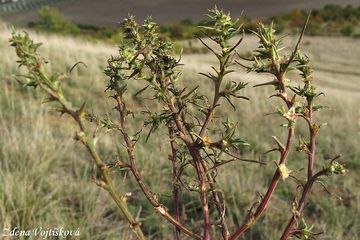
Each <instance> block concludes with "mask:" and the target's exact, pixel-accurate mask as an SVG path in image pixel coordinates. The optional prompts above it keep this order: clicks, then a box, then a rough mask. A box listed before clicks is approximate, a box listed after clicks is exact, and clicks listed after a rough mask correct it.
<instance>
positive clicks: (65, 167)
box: [0, 26, 360, 240]
mask: <svg viewBox="0 0 360 240" xmlns="http://www.w3.org/2000/svg"><path fill="white" fill-rule="evenodd" d="M10 34H11V31H10V30H9V29H8V28H7V27H6V26H1V31H0V52H1V58H0V81H1V82H0V83H1V85H0V132H1V137H0V182H1V183H2V184H1V185H0V229H3V228H5V227H15V226H17V227H19V228H21V229H32V228H35V227H39V226H42V227H43V228H53V227H58V226H62V227H64V228H66V229H77V228H79V229H80V231H81V237H80V239H94V240H100V239H131V237H130V236H131V234H130V232H129V230H128V229H127V223H126V222H125V221H123V219H122V217H121V216H120V215H119V213H118V212H117V209H116V207H115V206H114V204H113V203H112V201H111V200H110V199H109V198H108V196H107V194H106V193H105V192H104V191H102V190H101V189H99V188H98V187H96V185H95V184H93V183H92V182H91V176H90V175H91V165H90V164H89V156H88V154H87V152H86V151H85V149H83V148H82V146H81V145H80V144H79V143H76V142H75V141H74V140H73V136H74V131H75V126H74V125H73V124H72V123H71V121H70V119H67V118H66V117H62V118H60V117H59V116H58V115H57V114H56V113H55V112H54V111H53V109H52V108H51V106H49V105H39V104H38V103H39V102H41V101H42V100H43V99H44V96H43V95H41V94H39V93H38V92H36V91H32V90H30V89H24V88H22V86H21V85H20V84H18V83H17V82H16V81H15V79H16V77H15V74H21V71H19V70H18V68H17V66H16V64H15V61H16V57H15V53H14V51H13V49H11V48H10V47H9V46H8V38H9V37H10ZM31 36H32V37H34V39H35V40H36V41H39V42H43V43H44V46H43V47H42V53H43V55H44V56H45V57H46V58H47V59H48V60H49V62H50V64H49V65H48V70H49V71H51V72H54V73H55V72H67V71H69V69H70V68H71V66H72V65H73V64H74V63H75V62H77V61H83V62H85V63H86V65H87V66H88V68H87V69H86V68H84V67H82V66H80V67H79V68H77V69H75V70H74V71H73V72H72V73H71V74H70V77H69V79H68V80H66V82H65V83H66V84H65V85H66V87H65V89H66V92H67V93H68V96H69V98H71V99H73V100H74V102H75V103H77V104H80V103H81V100H82V99H86V101H87V102H88V103H89V106H90V107H91V108H93V109H94V111H95V112H98V113H100V114H105V113H106V110H104V109H111V107H112V102H111V100H110V99H109V98H107V97H106V94H104V88H105V86H106V79H105V77H104V74H103V73H102V71H103V69H104V67H105V65H106V60H107V58H108V57H109V56H110V55H115V54H116V47H114V46H108V45H103V44H100V43H98V44H96V43H90V42H84V41H82V42H80V40H76V39H71V38H65V37H61V36H54V35H39V34H35V33H31ZM295 41H296V39H295V38H293V37H291V36H290V37H289V38H288V39H287V40H285V45H286V46H291V45H293V44H294V43H295ZM179 44H180V45H183V46H184V47H187V46H188V41H185V42H180V43H179ZM256 45H257V43H256V39H255V38H253V37H251V36H246V38H245V40H244V42H243V44H242V45H241V46H240V48H239V52H240V54H244V55H246V54H248V53H249V51H250V49H253V48H254V47H255V46H256ZM192 46H193V47H195V48H197V47H200V45H199V43H198V42H196V41H193V42H192ZM303 48H304V51H305V52H306V53H307V54H308V55H309V57H310V58H311V59H312V60H313V65H314V69H315V81H317V82H318V85H319V86H320V87H319V88H320V89H321V90H322V91H324V92H325V94H326V98H324V100H323V103H324V104H325V105H328V106H330V108H329V109H325V110H324V111H323V112H322V114H321V116H322V117H321V119H322V120H323V121H326V122H328V125H327V127H326V128H325V129H324V130H323V132H322V134H321V138H320V139H319V142H318V150H317V159H316V160H317V168H318V169H320V168H321V167H322V166H324V165H326V162H325V161H324V160H325V159H329V158H331V157H333V156H335V155H336V154H342V160H344V161H345V162H346V166H347V167H348V168H349V169H350V172H349V173H348V174H347V175H346V176H345V177H332V178H330V179H329V180H328V183H330V184H329V185H331V186H330V187H329V189H330V191H331V192H333V193H334V194H337V195H340V196H342V198H343V200H341V201H340V200H339V199H338V198H336V197H334V196H330V195H329V194H328V193H326V192H325V191H324V189H323V188H321V187H320V186H317V187H315V188H314V190H313V193H314V194H313V195H311V197H310V200H309V202H308V204H307V210H306V211H305V214H306V216H307V218H308V219H309V220H308V221H309V223H313V224H315V228H316V231H317V230H319V231H324V234H323V235H322V236H321V237H319V239H329V240H330V239H337V240H343V239H346V240H356V239H359V238H360V232H359V229H360V217H359V216H360V185H359V181H360V176H359V174H358V173H359V170H360V161H359V158H360V148H359V145H360V121H359V119H360V110H359V102H360V84H359V83H360V70H359V69H358V66H359V64H360V59H359V57H358V56H359V55H360V47H359V45H358V40H357V39H352V38H340V37H339V38H324V37H306V38H305V39H304V42H303ZM182 63H184V64H185V65H184V67H183V69H184V74H183V80H182V81H183V84H184V85H186V84H196V85H199V86H200V89H201V90H203V91H204V92H206V91H208V92H210V91H209V86H210V84H209V82H207V80H205V79H204V78H203V77H201V76H200V75H199V74H198V73H199V72H206V71H209V70H210V64H214V63H215V59H214V58H213V57H212V56H211V55H209V54H208V53H205V54H186V55H184V56H183V58H182ZM236 70H237V73H236V74H233V75H232V78H233V79H234V80H242V81H246V82H249V83H250V84H249V85H250V86H253V85H255V84H256V83H260V82H264V81H267V80H271V79H268V76H265V75H264V76H262V77H259V76H258V75H256V76H255V75H253V74H248V73H246V72H245V71H243V70H242V69H240V68H237V69H236ZM293 77H294V78H296V76H293ZM136 87H137V86H136V85H135V86H134V88H136ZM271 92H272V89H271V88H265V89H263V90H256V89H253V88H251V87H249V88H248V89H247V90H246V91H245V94H246V96H248V97H250V99H251V101H250V102H249V103H247V102H240V103H239V104H237V107H238V108H239V110H240V111H239V112H237V113H236V114H235V113H233V112H232V111H229V110H225V109H223V108H221V109H219V112H218V114H227V115H229V117H230V118H232V119H234V120H235V121H239V123H240V124H241V126H242V127H241V128H240V129H239V134H240V135H241V136H242V137H244V139H246V140H248V141H249V142H250V143H251V145H252V147H251V148H250V149H249V150H247V151H245V152H244V157H247V158H257V157H259V156H260V154H261V153H263V152H265V151H266V150H269V149H271V148H272V147H273V144H274V143H273V141H272V138H271V136H272V135H277V136H279V138H281V136H282V135H283V134H282V133H281V132H282V131H283V129H281V128H280V127H279V128H272V127H270V126H271V125H272V124H273V123H275V124H277V125H280V122H279V121H278V119H277V118H276V117H271V116H264V114H265V113H269V112H272V111H274V110H275V109H274V107H275V103H276V102H273V100H270V101H268V99H267V98H268V96H270V95H271ZM137 104H139V103H137V102H136V101H134V102H133V105H134V106H136V105H137ZM145 104H146V103H145ZM302 132H303V129H301V128H300V130H299V132H298V134H301V133H302ZM116 137H117V136H112V139H116ZM152 139H153V141H152V142H151V143H149V144H148V145H143V146H141V147H140V149H139V152H138V158H139V161H140V165H141V169H142V174H143V176H144V178H145V181H146V183H147V184H148V185H149V186H151V188H152V190H153V192H156V193H157V194H158V196H159V198H160V200H161V201H162V202H164V203H166V204H170V202H171V199H170V198H169V195H170V192H166V191H165V190H164V189H166V188H165V187H166V186H168V185H169V184H170V179H171V177H170V175H168V173H167V172H166V171H165V170H163V169H164V168H165V166H168V164H169V163H168V160H167V155H168V148H165V147H163V146H165V143H164V142H163V140H162V139H160V138H157V137H156V135H155V136H153V137H152ZM119 146H120V143H117V142H116V141H115V142H114V141H113V140H112V141H111V140H110V139H109V138H104V139H103V140H102V142H101V145H100V152H101V153H102V154H104V155H105V156H107V157H106V158H107V160H111V159H112V158H114V157H116V155H117V154H118V150H117V149H118V147H119ZM275 156H276V155H269V156H268V157H269V158H270V159H269V164H267V165H266V166H264V167H259V166H254V165H244V164H243V163H239V162H237V163H232V164H231V165H229V166H228V167H226V168H224V169H223V170H222V171H223V172H222V174H221V176H222V177H221V178H219V179H218V184H219V186H223V188H224V193H225V195H226V200H227V205H228V209H229V210H228V216H229V225H230V227H231V229H234V228H235V226H236V225H237V224H238V222H241V221H242V218H243V217H244V216H245V215H246V211H247V209H248V208H249V207H250V205H251V203H252V202H253V201H254V200H255V199H256V196H257V193H256V192H257V191H259V192H263V191H264V190H265V187H266V185H267V182H268V181H269V180H270V178H271V174H272V173H273V170H274V168H275V165H274V164H272V159H271V158H273V159H275ZM301 161H304V160H303V157H301V156H300V155H298V154H293V155H291V156H290V159H289V166H288V167H289V168H291V169H297V168H298V166H300V165H301V164H303V162H301ZM159 169H160V170H159ZM254 173H256V174H254ZM116 176H118V177H116ZM228 176H235V177H231V178H228ZM114 179H117V186H118V187H119V189H120V190H121V192H131V193H132V196H131V197H130V198H129V202H130V203H133V204H134V206H137V208H135V207H134V208H132V210H133V212H134V213H139V215H140V218H141V219H142V220H143V228H144V229H145V231H146V232H147V233H149V234H151V236H152V239H171V235H170V234H171V233H172V228H171V227H169V225H167V224H166V223H165V222H163V221H161V220H160V219H159V218H158V217H157V216H156V214H154V213H153V209H152V208H151V207H150V206H149V204H147V203H146V201H145V200H144V198H143V197H142V196H141V195H140V193H139V191H138V190H137V188H135V185H134V183H133V182H132V181H130V182H129V180H131V178H130V179H129V180H126V181H125V177H124V176H123V175H122V174H121V173H114ZM254 183H256V184H254ZM294 186H295V185H294V183H292V182H291V181H286V182H281V183H280V186H279V187H278V189H277V191H276V193H275V196H274V197H273V198H272V200H271V206H269V208H268V210H267V212H266V213H265V215H264V216H263V217H262V218H261V220H260V221H259V222H258V223H257V224H256V225H255V226H254V227H253V228H252V229H251V230H250V231H249V232H248V233H247V234H245V236H244V238H243V239H250V240H251V239H254V240H256V239H278V236H279V232H280V231H281V229H282V227H283V226H284V224H285V223H286V222H287V220H288V219H289V217H290V214H291V206H290V204H289V203H290V201H289V199H292V197H293V195H292V192H291V191H292V190H293V189H294ZM184 197H186V198H188V203H187V206H186V207H187V209H190V210H189V212H188V215H187V216H186V221H187V222H188V223H189V224H192V225H193V226H196V225H197V224H199V222H198V220H199V219H200V218H201V217H200V216H198V213H197V209H196V207H195V206H196V203H197V199H196V198H194V197H193V196H192V195H189V196H188V195H186V194H184ZM140 205H141V206H142V207H141V208H139V207H138V206H140ZM284 213H285V214H284ZM318 219H320V221H319V220H318ZM185 239H186V238H185Z"/></svg>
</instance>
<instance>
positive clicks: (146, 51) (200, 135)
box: [10, 8, 346, 240]
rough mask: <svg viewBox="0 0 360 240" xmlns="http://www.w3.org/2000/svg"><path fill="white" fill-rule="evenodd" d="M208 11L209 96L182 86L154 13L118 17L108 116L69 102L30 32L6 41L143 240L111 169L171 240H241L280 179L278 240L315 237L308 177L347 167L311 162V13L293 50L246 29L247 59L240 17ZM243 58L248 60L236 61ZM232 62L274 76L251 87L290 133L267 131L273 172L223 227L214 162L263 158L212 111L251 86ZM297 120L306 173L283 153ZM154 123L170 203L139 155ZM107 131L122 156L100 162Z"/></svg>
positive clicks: (271, 33) (314, 108) (261, 29)
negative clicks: (66, 121)
mask: <svg viewBox="0 0 360 240" xmlns="http://www.w3.org/2000/svg"><path fill="white" fill-rule="evenodd" d="M208 17H209V23H208V24H206V26H200V29H201V31H202V32H203V34H204V35H205V36H207V37H208V39H209V40H210V41H212V42H214V44H215V47H212V46H211V44H209V43H206V41H205V40H204V39H201V38H199V40H200V41H201V43H202V44H203V45H204V46H205V47H206V48H208V49H209V51H211V53H212V54H213V55H214V56H215V57H216V59H217V62H218V64H217V66H212V67H211V68H212V70H213V71H212V72H208V73H201V75H202V76H204V77H205V78H206V79H208V80H209V81H210V82H211V83H212V87H213V93H212V94H213V95H212V96H209V95H207V94H203V93H201V91H200V90H201V89H199V87H198V86H192V87H184V86H182V85H181V81H180V80H181V68H180V65H181V64H180V59H176V58H175V57H174V56H173V55H172V53H173V50H172V47H173V44H172V43H171V42H170V41H168V40H166V39H163V38H161V36H159V34H158V32H157V28H158V26H157V25H156V24H155V23H154V22H153V21H152V19H151V18H147V19H146V20H145V21H144V23H143V24H142V25H139V24H138V23H137V22H136V21H135V18H134V17H133V16H129V17H128V18H127V19H125V20H124V22H123V23H122V30H123V34H124V40H123V42H121V43H120V44H119V51H118V55H117V56H111V57H110V58H109V60H108V65H107V67H106V69H105V70H104V73H105V75H106V76H107V77H108V84H107V86H106V92H107V93H109V95H110V97H111V98H112V99H113V100H114V103H115V108H114V111H116V112H117V117H114V115H111V114H108V115H106V116H105V117H99V116H98V115H95V114H94V113H92V111H90V110H88V108H87V107H86V103H85V102H84V103H83V104H82V105H81V106H79V107H74V104H72V103H71V101H70V100H69V99H68V98H67V97H66V94H64V92H63V88H62V84H63V79H64V77H63V75H62V74H56V75H52V74H50V73H48V72H47V71H46V70H45V65H46V63H47V62H46V60H45V59H44V58H42V57H41V56H40V55H39V53H38V49H39V47H40V45H41V44H38V43H34V42H33V40H32V39H31V38H30V37H29V35H28V34H27V33H19V32H16V31H14V32H13V34H12V38H11V39H10V43H11V46H13V47H14V48H15V49H16V53H17V55H18V57H19V60H18V63H19V66H20V67H26V68H27V74H26V76H25V80H26V82H25V83H24V85H25V86H27V87H35V88H39V89H40V90H41V91H43V92H44V93H45V94H46V95H47V96H48V98H47V102H53V103H55V104H56V106H57V111H59V112H60V113H61V114H67V115H69V116H70V117H71V118H72V119H73V120H74V121H75V122H76V123H77V125H78V131H77V132H76V134H75V139H76V140H78V141H80V142H81V143H82V144H83V145H84V146H85V147H86V149H87V150H88V152H89V153H90V155H91V157H92V159H93V162H94V163H95V164H96V166H97V168H96V169H94V173H93V179H94V181H95V183H96V184H97V185H98V186H100V187H102V188H103V189H105V190H106V191H107V192H108V193H109V195H110V197H111V198H112V199H113V200H114V202H115V203H116V205H117V206H118V208H119V209H120V211H121V213H122V215H123V217H124V218H125V219H126V220H127V221H128V222H129V224H130V229H131V230H132V231H133V233H134V235H135V236H136V237H137V239H140V240H143V239H146V238H147V236H146V234H145V233H144V232H143V229H142V225H141V223H140V221H139V220H138V219H137V218H136V217H135V216H134V215H133V213H132V212H131V211H130V210H129V206H128V202H127V201H126V195H125V193H124V192H120V193H119V192H117V190H116V188H115V186H114V180H113V178H114V175H115V174H116V173H114V172H113V171H111V169H114V168H118V169H122V170H127V171H129V172H130V173H131V174H132V175H133V177H134V179H135V182H136V183H137V185H138V187H139V189H140V190H141V192H142V193H143V196H144V197H145V198H146V199H147V201H148V202H149V203H150V204H151V205H152V206H153V208H154V211H155V212H156V213H158V215H159V216H160V217H161V218H163V219H164V220H165V221H167V222H168V223H169V224H171V225H173V226H174V239H176V240H179V239H181V238H183V234H185V235H187V237H190V238H191V239H198V240H200V239H204V240H208V239H214V238H215V239H224V240H234V239H239V238H240V236H242V235H243V234H244V232H245V231H246V230H248V229H249V228H251V227H252V226H253V225H254V224H255V223H256V222H257V220H258V219H259V218H260V217H261V215H262V214H263V212H264V211H265V209H266V207H267V206H268V205H269V204H270V203H271V201H270V199H271V196H272V195H273V193H274V191H275V189H276V187H277V185H278V184H279V183H280V179H282V180H286V181H288V180H289V179H294V180H295V181H296V183H297V185H298V186H297V188H296V189H295V191H294V193H293V195H294V200H293V202H292V206H293V209H289V212H290V213H289V215H290V219H289V222H288V224H287V225H286V226H285V227H284V231H283V234H282V236H281V237H280V239H283V240H284V239H288V238H289V237H297V238H300V239H311V238H314V237H316V236H317V235H318V233H316V232H313V231H312V228H313V227H312V226H308V225H307V224H306V221H305V219H304V216H303V215H304V214H303V213H302V212H303V210H304V207H305V203H306V201H307V199H308V197H309V193H310V191H311V188H312V187H313V185H314V184H315V183H320V184H322V186H324V187H325V185H324V184H323V183H322V182H323V181H324V180H325V177H326V176H330V175H332V174H344V173H345V171H346V170H345V168H344V166H343V165H342V164H340V163H339V162H337V159H338V158H339V157H335V158H333V159H331V161H329V163H328V164H327V165H325V166H324V167H323V168H322V169H320V170H317V169H315V167H314V166H315V165H314V162H315V161H317V159H316V156H315V151H316V139H317V137H318V135H319V131H320V130H321V127H322V125H321V124H319V123H318V122H317V121H316V119H315V116H316V115H317V113H318V112H319V111H320V110H321V109H322V108H323V106H321V105H319V104H318V98H319V97H320V96H321V95H322V93H321V92H318V91H317V89H316V86H315V85H314V83H313V82H314V80H313V75H312V69H311V67H310V65H309V58H308V57H307V56H306V55H305V54H303V53H302V52H301V51H300V50H299V46H300V43H301V39H302V37H303V35H304V32H305V28H306V24H307V22H308V20H309V19H307V21H306V23H305V24H304V27H303V30H302V33H301V35H300V37H299V40H298V42H297V44H296V46H295V48H294V50H293V51H292V52H290V53H282V51H281V50H282V38H279V37H278V36H277V35H276V34H275V30H274V28H273V26H272V25H270V26H268V27H267V26H264V25H263V24H261V23H260V24H259V26H258V28H257V30H256V31H254V32H253V34H254V35H255V36H257V37H258V39H259V47H258V48H257V49H255V50H254V54H253V57H252V58H250V59H244V58H242V57H241V56H240V54H238V52H237V48H238V47H239V45H240V44H241V42H242V40H243V37H244V33H243V30H242V25H241V24H239V23H238V20H235V21H234V20H232V18H231V17H230V15H229V14H225V13H224V12H223V11H220V10H218V9H216V8H215V9H213V10H210V11H209V14H208ZM239 34H240V38H239V40H237V42H235V43H234V44H232V41H231V40H232V39H234V38H237V36H239ZM244 60H246V61H248V62H249V63H250V64H243V63H242V62H243V61H244ZM239 66H241V67H244V68H246V69H247V70H248V71H249V72H256V73H259V74H261V73H266V74H268V75H271V76H273V78H274V79H273V80H271V81H269V82H267V83H263V84H259V85H256V86H255V87H262V86H268V85H270V86H273V87H274V93H273V95H272V96H271V97H277V98H279V99H280V100H281V102H282V105H279V107H278V109H277V110H276V112H275V113H276V114H277V115H278V116H279V117H280V118H282V119H284V124H283V125H282V127H284V129H286V132H287V137H286V139H285V143H283V142H282V141H281V140H280V139H279V138H277V137H275V136H273V139H274V141H275V144H276V147H275V148H273V149H271V150H269V151H268V152H273V151H277V152H278V153H279V159H278V160H277V161H276V162H275V169H274V175H273V177H272V179H271V180H270V183H269V186H268V189H267V191H266V192H265V194H264V195H261V196H260V199H258V201H256V202H255V203H254V204H252V206H251V207H250V209H249V211H248V214H247V216H245V217H243V219H244V222H243V223H242V224H241V225H240V226H238V227H237V228H235V229H230V228H229V227H228V220H227V209H226V204H225V202H226V196H225V195H224V193H223V191H221V190H220V189H221V186H219V184H218V183H217V180H216V179H217V176H218V174H219V173H220V172H219V169H220V168H223V167H224V166H226V165H227V164H228V163H229V162H232V161H235V160H236V161H241V162H244V163H249V164H250V163H251V164H260V165H263V164H267V162H266V161H264V160H253V159H245V158H243V157H241V152H242V151H243V149H244V148H246V147H249V143H247V141H245V140H244V139H243V138H241V136H238V131H237V128H238V125H239V124H238V123H236V122H232V121H231V120H230V119H229V118H228V117H226V116H221V115H219V114H217V113H216V110H217V109H218V108H219V107H220V106H223V107H225V108H226V107H227V108H233V110H234V111H236V113H237V114H239V112H238V111H237V109H236V105H235V104H234V102H235V101H247V100H249V99H248V98H247V97H246V96H243V94H242V92H243V89H244V88H246V87H247V85H248V84H247V83H244V82H236V81H232V80H231V78H230V77H229V76H231V73H233V72H234V71H235V69H236V68H237V67H239ZM289 72H298V73H299V74H300V77H301V79H302V84H300V85H298V86H296V84H295V83H294V81H293V80H290V78H288V77H287V76H288V73H289ZM134 82H137V83H138V82H141V83H142V84H143V86H142V88H140V89H137V90H136V91H133V89H134V87H130V86H131V84H134ZM129 85H130V86H129ZM135 97H136V98H142V99H146V101H148V102H149V104H153V105H152V109H151V110H148V109H146V108H143V109H138V108H134V109H131V104H129V100H130V99H131V98H135ZM298 119H303V120H304V122H305V124H306V126H307V128H308V132H309V136H308V137H300V139H299V145H298V146H297V148H296V150H297V151H300V152H303V153H304V156H305V158H306V160H307V161H306V162H307V164H306V166H305V168H306V169H307V171H306V174H305V175H301V172H295V171H292V170H290V169H289V168H288V167H287V160H288V159H289V155H290V153H291V150H292V148H293V138H294V136H295V127H296V125H297V124H299V123H297V122H298ZM136 121H141V122H142V123H143V124H142V126H141V127H140V129H135V130H134V129H133V126H134V125H136V124H134V122H136ZM250 126H251V124H250ZM214 127H215V130H214ZM159 129H161V131H159V134H160V135H163V137H164V138H166V139H167V142H168V143H169V144H168V153H169V155H168V158H169V160H170V161H171V164H169V167H168V171H169V172H170V173H171V175H172V179H171V180H170V181H169V186H170V188H171V191H172V196H171V198H172V202H173V204H172V205H171V208H170V207H169V206H166V205H164V204H163V203H162V202H161V200H160V199H159V198H158V196H157V194H156V193H154V192H153V191H152V190H151V189H150V188H149V187H148V186H147V185H146V184H145V182H144V180H143V178H142V174H141V171H140V170H139V166H138V159H137V157H138V155H136V150H137V149H138V148H137V146H138V145H139V144H146V143H148V142H149V141H152V138H153V137H154V136H153V134H154V132H155V131H157V130H159ZM104 132H105V133H108V132H116V133H118V134H119V135H120V136H121V137H122V143H123V146H124V148H125V151H126V156H124V157H122V158H119V159H117V160H116V161H114V162H110V163H109V162H106V161H105V160H104V159H105V157H104V156H102V155H101V154H100V153H99V150H98V144H97V143H98V141H100V136H101V134H103V133H104ZM260 159H262V158H260ZM148 161H150V160H148ZM153 161H155V160H153ZM190 192H191V193H196V194H197V195H198V199H199V208H201V222H202V224H201V228H199V227H193V228H192V227H190V226H188V224H187V223H186V221H184V220H183V219H182V218H181V215H182V214H183V213H184V211H186V209H181V207H180V206H182V205H181V203H182V202H183V201H185V197H184V195H185V194H187V193H190Z"/></svg>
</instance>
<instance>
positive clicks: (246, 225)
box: [229, 128, 294, 240]
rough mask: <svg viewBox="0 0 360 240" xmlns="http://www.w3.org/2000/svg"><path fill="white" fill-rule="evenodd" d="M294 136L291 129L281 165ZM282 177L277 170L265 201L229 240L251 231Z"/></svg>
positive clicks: (263, 200) (281, 158)
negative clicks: (248, 230)
mask: <svg viewBox="0 0 360 240" xmlns="http://www.w3.org/2000/svg"><path fill="white" fill-rule="evenodd" d="M293 135H294V129H293V128H289V130H288V137H287V141H286V146H285V149H284V150H283V151H281V154H280V161H279V164H282V163H284V162H285V160H286V158H287V156H288V154H289V151H290V147H291V144H292V138H293ZM280 177H281V174H280V172H279V170H278V169H276V171H275V174H274V176H273V178H272V180H271V182H270V185H269V187H268V190H267V191H266V194H265V196H264V197H263V199H262V200H261V202H260V204H259V206H258V207H257V208H256V211H255V213H254V214H253V215H252V216H250V218H249V219H248V220H247V221H246V222H245V223H244V224H243V225H241V226H240V227H239V228H238V229H237V230H236V231H235V233H233V234H232V235H231V236H230V237H229V240H234V239H237V238H238V237H240V235H241V234H243V233H244V232H245V231H246V230H247V229H249V228H250V227H251V226H252V225H253V224H254V223H255V221H256V220H257V219H258V218H259V217H260V216H261V214H262V213H263V212H264V210H265V208H266V206H267V205H268V203H269V200H270V198H271V196H272V194H273V192H274V190H275V188H276V186H277V184H278V182H279V179H280Z"/></svg>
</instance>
